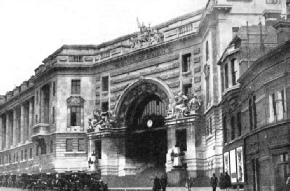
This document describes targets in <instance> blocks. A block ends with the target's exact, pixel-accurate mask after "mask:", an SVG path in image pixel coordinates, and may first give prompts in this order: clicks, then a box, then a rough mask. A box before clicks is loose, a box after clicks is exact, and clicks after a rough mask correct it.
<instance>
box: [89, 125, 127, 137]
mask: <svg viewBox="0 0 290 191" xmlns="http://www.w3.org/2000/svg"><path fill="white" fill-rule="evenodd" d="M126 129H127V128H126V127H120V128H112V127H109V126H102V127H101V128H98V127H96V128H94V129H88V130H87V134H88V136H92V137H117V136H120V135H124V134H125V132H126Z"/></svg>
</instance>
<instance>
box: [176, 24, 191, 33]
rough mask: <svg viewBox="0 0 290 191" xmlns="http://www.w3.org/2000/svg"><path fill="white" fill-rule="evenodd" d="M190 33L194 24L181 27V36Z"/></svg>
mask: <svg viewBox="0 0 290 191" xmlns="http://www.w3.org/2000/svg"><path fill="white" fill-rule="evenodd" d="M189 31H192V23H189V24H187V25H184V26H182V27H179V34H183V33H186V32H189Z"/></svg>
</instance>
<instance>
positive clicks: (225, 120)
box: [223, 117, 228, 143]
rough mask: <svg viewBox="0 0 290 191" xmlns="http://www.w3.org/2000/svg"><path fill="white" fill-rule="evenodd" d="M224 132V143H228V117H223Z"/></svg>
mask: <svg viewBox="0 0 290 191" xmlns="http://www.w3.org/2000/svg"><path fill="white" fill-rule="evenodd" d="M223 133H224V143H227V142H228V128H227V117H224V118H223Z"/></svg>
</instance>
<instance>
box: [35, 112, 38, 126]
mask: <svg viewBox="0 0 290 191" xmlns="http://www.w3.org/2000/svg"><path fill="white" fill-rule="evenodd" d="M35 123H36V124H37V123H38V115H37V114H36V115H35Z"/></svg>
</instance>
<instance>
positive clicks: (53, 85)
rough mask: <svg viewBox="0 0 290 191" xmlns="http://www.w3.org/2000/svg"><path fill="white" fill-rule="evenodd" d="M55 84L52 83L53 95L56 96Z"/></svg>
mask: <svg viewBox="0 0 290 191" xmlns="http://www.w3.org/2000/svg"><path fill="white" fill-rule="evenodd" d="M55 88H56V87H55V82H52V95H53V96H55Z"/></svg>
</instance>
